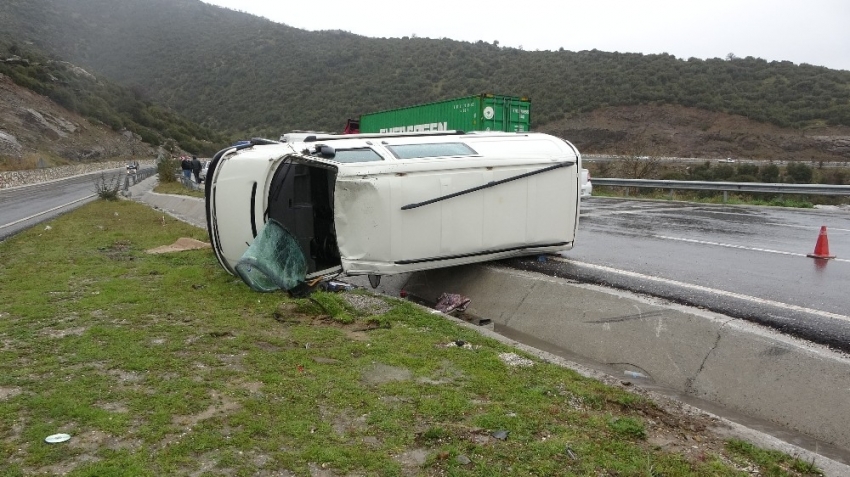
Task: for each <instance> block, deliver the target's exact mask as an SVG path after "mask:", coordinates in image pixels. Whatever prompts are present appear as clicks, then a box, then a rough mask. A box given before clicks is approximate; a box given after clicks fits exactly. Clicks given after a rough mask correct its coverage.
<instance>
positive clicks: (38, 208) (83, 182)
mask: <svg viewBox="0 0 850 477" xmlns="http://www.w3.org/2000/svg"><path fill="white" fill-rule="evenodd" d="M122 172H123V171H122V170H120V169H119V170H113V171H106V172H105V173H104V178H105V179H106V180H107V181H111V180H112V179H113V178H115V180H119V179H123V175H122ZM100 177H101V176H100V172H98V173H93V174H87V175H80V176H75V177H69V178H67V179H61V180H56V181H51V182H45V183H41V184H33V185H30V186H25V187H16V188H13V189H0V240H2V239H4V238H6V237H9V236H11V235H14V234H16V233H18V232H20V231H22V230H25V229H26V228H28V227H32V226H34V225H35V224H38V223H40V222H42V221H44V220H48V219H51V218H53V217H56V216H58V215H60V214H63V213H66V212H68V211H70V210H73V209H74V208H76V207H79V206H80V205H83V204H85V203H87V202H89V201H92V200H94V198H95V196H96V194H95V182H96V181H98V180H100Z"/></svg>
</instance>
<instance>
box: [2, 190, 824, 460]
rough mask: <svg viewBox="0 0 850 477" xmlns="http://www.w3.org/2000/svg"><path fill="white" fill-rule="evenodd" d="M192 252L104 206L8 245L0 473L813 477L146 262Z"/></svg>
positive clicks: (417, 345)
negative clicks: (56, 437) (51, 439)
mask: <svg viewBox="0 0 850 477" xmlns="http://www.w3.org/2000/svg"><path fill="white" fill-rule="evenodd" d="M181 237H185V238H191V239H196V240H201V241H203V240H206V239H207V237H206V234H205V233H204V231H203V230H202V229H199V228H195V227H192V226H189V225H187V224H185V223H182V222H179V221H177V220H175V219H173V218H171V217H170V216H166V215H163V214H162V213H161V212H159V211H156V210H153V209H150V208H148V207H145V206H143V205H140V204H137V203H134V202H131V201H125V200H119V201H107V200H100V201H96V202H94V203H91V204H89V205H86V206H84V207H82V208H81V209H78V210H76V211H74V212H72V213H69V214H66V215H63V216H61V217H59V218H57V219H55V220H53V221H50V222H48V223H46V224H42V225H39V226H36V227H34V228H31V229H29V230H28V231H26V232H24V233H22V234H20V235H17V236H15V237H12V238H10V239H8V240H6V241H3V242H0V404H2V405H0V475H3V476H24V475H34V474H52V475H59V474H61V475H71V476H93V475H98V476H110V475H135V476H145V475H150V476H159V475H325V476H337V475H339V476H342V475H380V476H393V475H397V476H407V475H434V476H436V475H458V476H461V475H470V476H473V475H474V476H493V475H547V476H557V475H611V476H613V475H619V476H626V475H634V476H637V475H647V476H660V475H666V476H688V475H698V476H748V475H755V474H758V475H773V476H809V475H819V472H818V470H817V469H815V468H813V466H812V465H811V464H810V463H807V462H804V461H801V460H799V459H795V458H794V457H793V456H787V455H783V454H780V453H776V452H769V451H764V450H760V449H757V448H755V447H754V446H752V445H750V444H749V443H746V442H743V441H737V440H726V438H722V437H719V436H718V434H715V432H714V431H713V429H714V428H715V426H718V425H719V423H718V422H717V421H716V420H714V419H713V418H711V417H710V416H705V415H702V414H699V413H695V412H693V411H685V410H683V409H681V407H680V406H677V405H676V404H673V403H671V402H667V401H661V400H656V399H655V398H651V397H650V396H648V395H645V394H642V393H640V392H637V391H630V390H629V388H628V387H626V386H624V385H623V384H622V383H620V382H619V381H612V384H614V385H613V386H611V385H606V384H603V383H602V382H599V381H596V380H593V379H589V378H585V377H582V376H580V375H579V374H577V373H576V372H574V371H572V370H570V369H565V368H563V367H560V366H556V365H555V364H552V363H549V362H545V361H543V360H541V359H540V358H538V357H535V356H531V355H528V354H527V353H524V352H520V351H518V350H517V349H515V348H513V347H510V346H508V345H506V344H503V343H501V342H498V341H496V340H494V339H491V338H487V337H485V336H483V335H481V334H479V333H478V332H477V331H476V330H475V329H473V328H470V327H466V326H461V325H459V324H456V323H455V322H453V321H451V320H448V319H446V318H443V317H441V316H437V315H434V314H431V313H429V312H428V311H427V310H424V309H422V308H420V307H418V306H416V305H414V304H412V303H409V302H407V301H404V300H399V299H391V298H387V297H378V296H373V295H371V294H369V293H365V292H362V291H360V292H347V293H340V294H331V293H322V292H317V293H315V294H313V295H312V296H311V297H310V298H306V299H292V298H290V297H288V296H287V295H285V294H283V293H267V294H261V293H256V292H253V291H251V290H250V289H249V288H248V287H247V286H245V285H244V284H243V283H242V282H241V281H240V280H239V279H237V278H235V277H233V276H230V275H228V274H227V273H225V272H224V271H223V270H222V268H221V267H220V265H219V264H218V263H217V261H216V259H215V257H214V255H213V253H212V252H211V250H210V249H208V248H206V249H197V250H186V251H179V252H172V253H159V254H152V253H147V251H148V250H151V249H154V248H157V247H161V246H164V245H169V244H173V243H175V241H176V240H177V239H178V238H181ZM56 433H66V434H69V435H70V436H71V438H70V440H68V441H66V442H62V443H58V444H48V443H46V442H45V438H46V437H47V436H50V435H53V434H56Z"/></svg>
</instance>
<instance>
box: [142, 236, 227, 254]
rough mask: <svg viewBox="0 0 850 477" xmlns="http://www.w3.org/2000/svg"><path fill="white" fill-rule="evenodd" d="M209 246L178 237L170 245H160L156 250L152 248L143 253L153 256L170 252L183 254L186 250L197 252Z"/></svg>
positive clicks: (194, 240)
mask: <svg viewBox="0 0 850 477" xmlns="http://www.w3.org/2000/svg"><path fill="white" fill-rule="evenodd" d="M210 247H211V245H210V244H209V243H207V242H202V241H200V240H196V239H193V238H188V237H180V238H179V239H177V241H176V242H174V243H173V244H171V245H162V246H159V247H156V248H152V249H150V250H146V251H145V252H147V253H151V254H155V253H171V252H184V251H186V250H199V249H203V248H210Z"/></svg>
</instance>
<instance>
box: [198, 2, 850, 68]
mask: <svg viewBox="0 0 850 477" xmlns="http://www.w3.org/2000/svg"><path fill="white" fill-rule="evenodd" d="M203 1H205V2H206V3H211V4H214V5H219V6H223V7H227V8H230V9H233V10H239V11H243V12H247V13H251V14H254V15H259V16H262V17H265V18H268V19H270V20H273V21H275V22H279V23H284V24H286V25H289V26H292V27H296V28H300V29H304V30H345V31H348V32H351V33H356V34H358V35H363V36H368V37H373V38H383V37H387V38H390V37H394V38H398V37H403V36H413V35H416V36H419V37H423V38H451V39H453V40H461V41H471V42H475V41H478V40H483V41H486V42H488V43H492V42H493V41H495V40H498V42H499V45H501V46H510V47H514V48H519V47H522V48H523V49H524V50H557V49H558V48H561V47H563V48H564V49H566V50H571V51H581V50H592V49H594V48H595V49H597V50H602V51H609V52H612V51H619V52H630V53H644V54H651V53H669V54H671V55H674V56H676V57H677V58H681V59H688V58H691V57H696V58H702V59H706V58H725V57H726V55H727V54H729V53H734V54H735V56H738V57H742V58H743V57H747V56H754V57H757V58H763V59H765V60H768V61H773V60H779V61H781V60H788V61H792V62H794V63H797V64H799V63H809V64H812V65H818V66H826V67H828V68H833V69H842V70H850V1H848V0H711V1H706V0H631V1H630V0H621V1H615V0H582V1H573V0H511V1H507V0H489V1H487V2H476V1H470V0H466V1H464V0H454V1H446V0H420V1H410V0H402V1H399V0H381V1H378V0H358V1H352V0H347V1H342V0H312V1H301V2H296V1H292V0H289V1H283V0H203Z"/></svg>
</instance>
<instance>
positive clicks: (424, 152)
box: [387, 142, 478, 159]
mask: <svg viewBox="0 0 850 477" xmlns="http://www.w3.org/2000/svg"><path fill="white" fill-rule="evenodd" d="M387 149H389V150H390V152H391V153H393V155H394V156H395V157H397V158H398V159H417V158H420V157H442V156H474V155H476V154H478V153H477V152H475V151H474V150H473V149H472V148H471V147H469V146H467V145H466V144H464V143H462V142H445V143H433V144H397V145H394V146H387Z"/></svg>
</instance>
